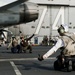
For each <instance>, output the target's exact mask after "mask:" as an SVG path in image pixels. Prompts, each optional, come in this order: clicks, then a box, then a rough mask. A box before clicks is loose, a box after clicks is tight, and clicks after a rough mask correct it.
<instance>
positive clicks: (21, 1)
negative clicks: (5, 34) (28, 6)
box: [0, 0, 28, 12]
mask: <svg viewBox="0 0 75 75" xmlns="http://www.w3.org/2000/svg"><path fill="white" fill-rule="evenodd" d="M26 1H28V0H17V1H15V2H12V3H9V4H7V5H5V6H2V7H0V12H1V11H4V10H7V9H9V8H12V7H14V6H16V5H19V4H21V3H23V2H26Z"/></svg>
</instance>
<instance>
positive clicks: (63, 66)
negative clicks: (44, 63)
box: [54, 58, 75, 72]
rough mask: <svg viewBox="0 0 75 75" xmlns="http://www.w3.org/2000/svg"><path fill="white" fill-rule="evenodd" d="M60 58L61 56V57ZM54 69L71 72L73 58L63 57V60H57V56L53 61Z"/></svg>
mask: <svg viewBox="0 0 75 75" xmlns="http://www.w3.org/2000/svg"><path fill="white" fill-rule="evenodd" d="M61 59H62V58H61ZM54 69H55V70H59V71H67V72H71V71H72V70H74V71H75V60H74V58H70V59H69V58H64V62H63V61H61V60H59V58H58V59H57V60H56V61H55V62H54Z"/></svg>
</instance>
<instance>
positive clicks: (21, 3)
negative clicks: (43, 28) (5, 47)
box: [0, 0, 38, 33]
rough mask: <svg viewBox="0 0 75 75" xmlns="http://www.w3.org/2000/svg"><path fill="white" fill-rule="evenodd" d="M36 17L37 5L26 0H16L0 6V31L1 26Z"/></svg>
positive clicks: (29, 20)
mask: <svg viewBox="0 0 75 75" xmlns="http://www.w3.org/2000/svg"><path fill="white" fill-rule="evenodd" d="M36 19H38V5H37V4H35V3H31V2H28V0H16V1H14V2H12V3H10V4H7V5H4V6H2V7H0V32H1V33H2V32H3V31H4V30H3V28H5V27H9V26H13V25H18V24H22V23H28V22H31V21H35V20H36Z"/></svg>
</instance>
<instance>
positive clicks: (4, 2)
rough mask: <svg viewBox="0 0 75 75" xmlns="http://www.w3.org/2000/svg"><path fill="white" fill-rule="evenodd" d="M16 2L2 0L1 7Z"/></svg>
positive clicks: (0, 1)
mask: <svg viewBox="0 0 75 75" xmlns="http://www.w3.org/2000/svg"><path fill="white" fill-rule="evenodd" d="M14 1H16V0H0V7H1V6H3V5H6V4H9V3H11V2H14Z"/></svg>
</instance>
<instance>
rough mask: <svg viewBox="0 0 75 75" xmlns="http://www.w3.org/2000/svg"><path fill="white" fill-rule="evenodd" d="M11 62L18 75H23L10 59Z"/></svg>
mask: <svg viewBox="0 0 75 75" xmlns="http://www.w3.org/2000/svg"><path fill="white" fill-rule="evenodd" d="M10 64H11V65H12V67H13V69H14V71H15V73H16V75H22V74H21V72H20V71H19V69H18V68H17V66H16V65H15V64H14V62H12V61H10Z"/></svg>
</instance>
